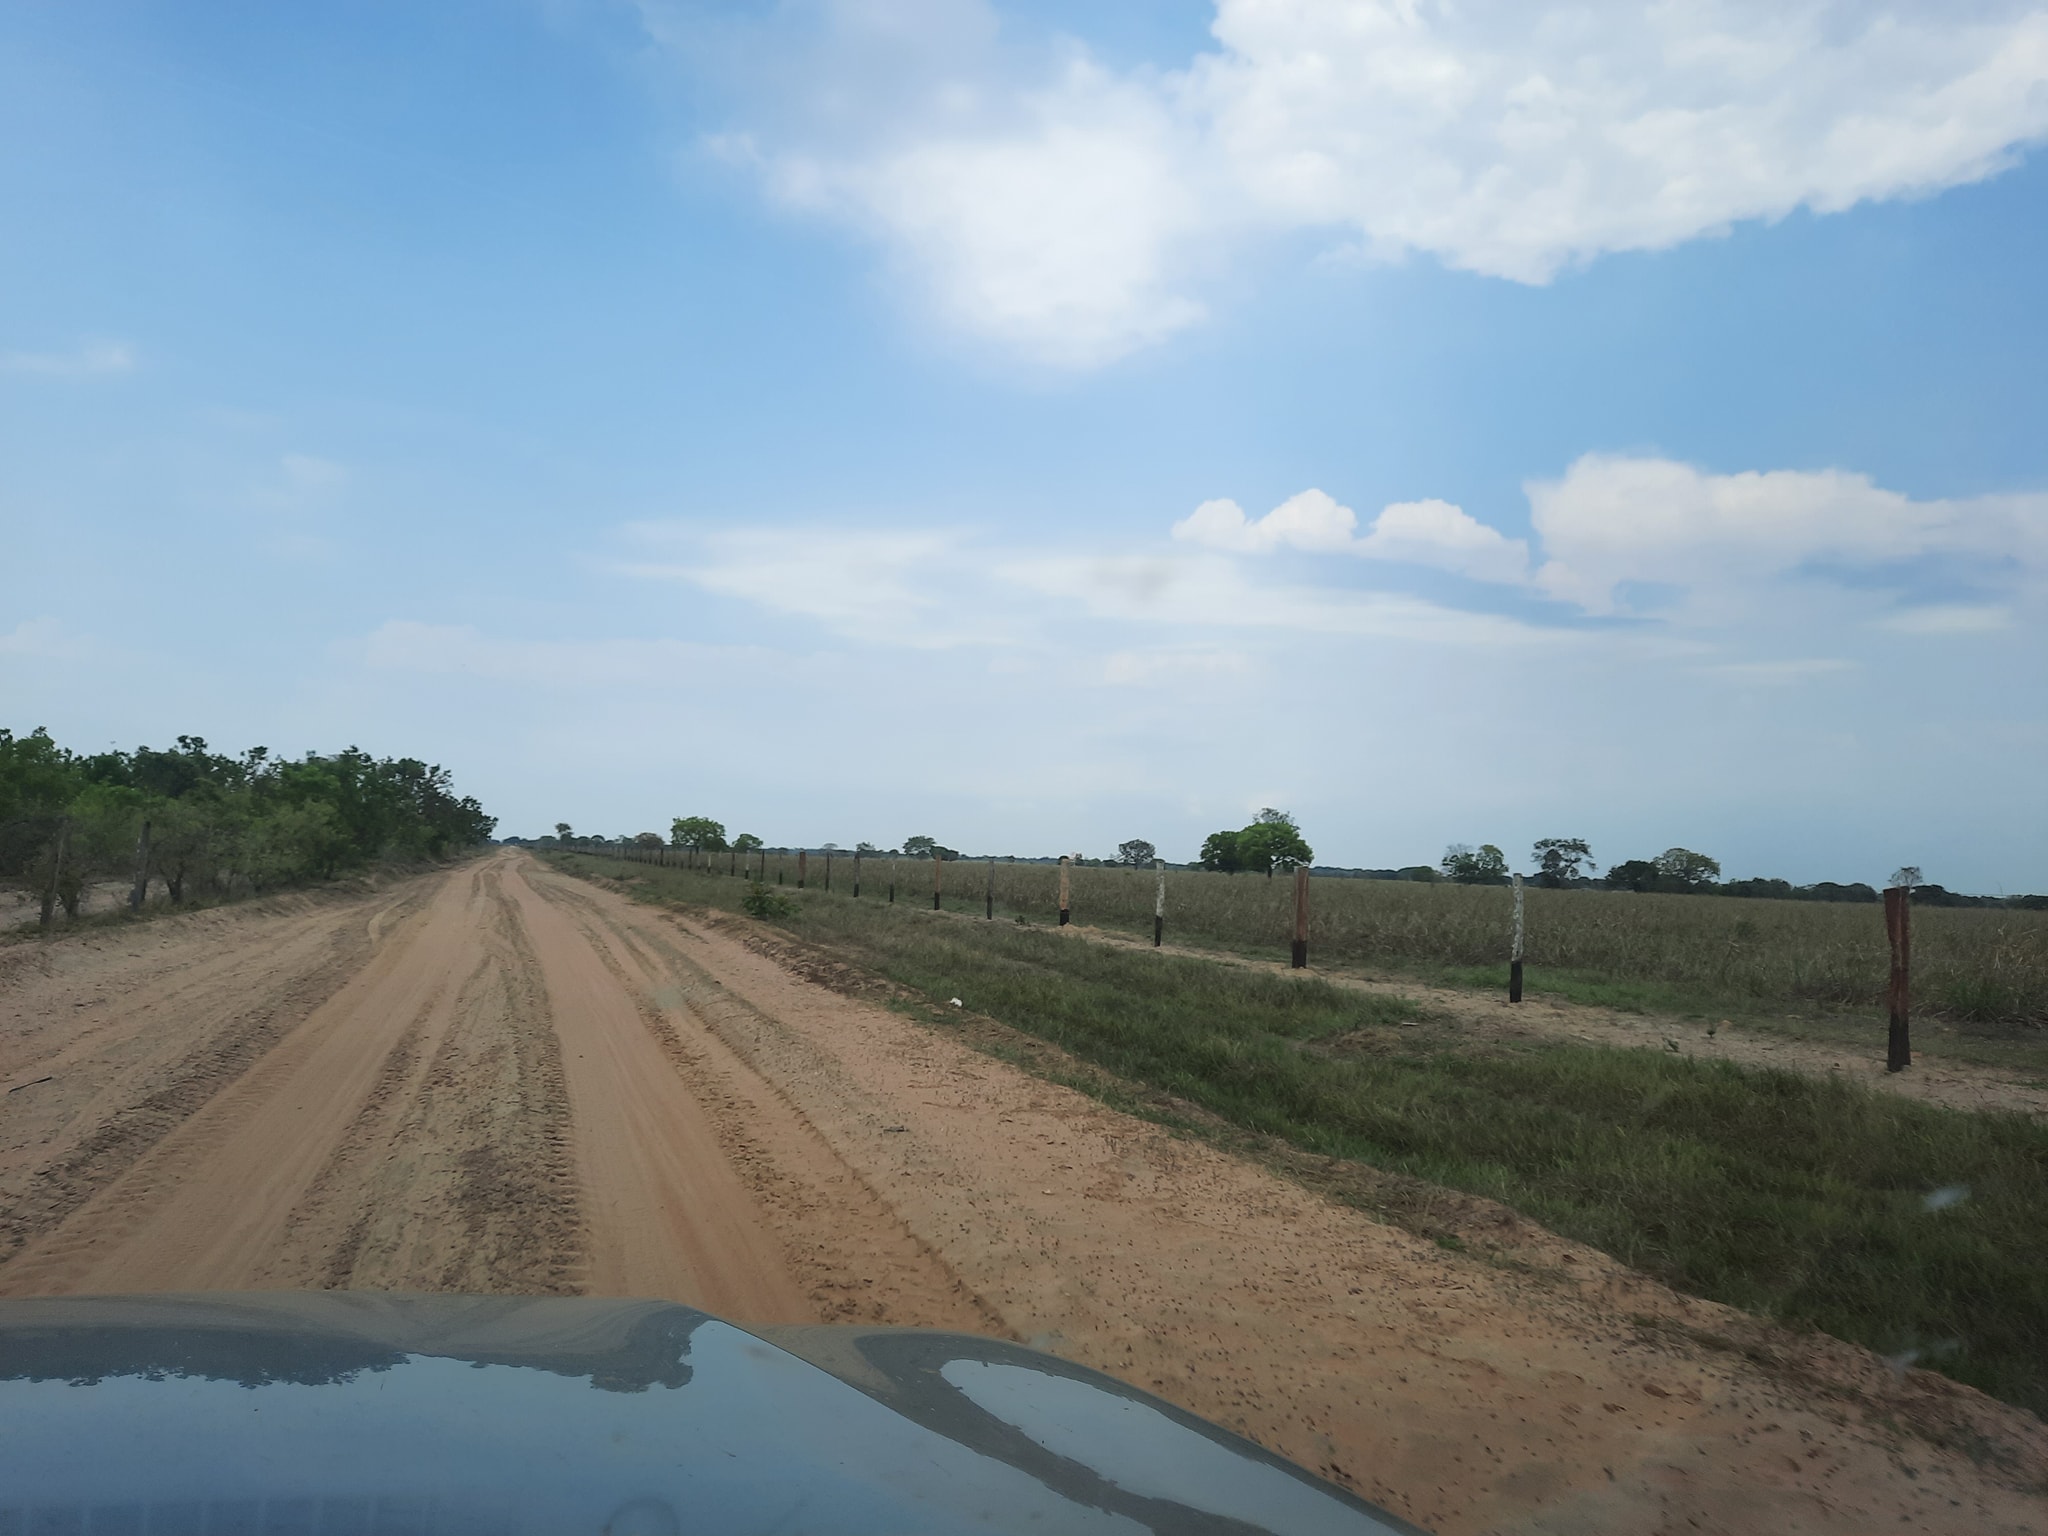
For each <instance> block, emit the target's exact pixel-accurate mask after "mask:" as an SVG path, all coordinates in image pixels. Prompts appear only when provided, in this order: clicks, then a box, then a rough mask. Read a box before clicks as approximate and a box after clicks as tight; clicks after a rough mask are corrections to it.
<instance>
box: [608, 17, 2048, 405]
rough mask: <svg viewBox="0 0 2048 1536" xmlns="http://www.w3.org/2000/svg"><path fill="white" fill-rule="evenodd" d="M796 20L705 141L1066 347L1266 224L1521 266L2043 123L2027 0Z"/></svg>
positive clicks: (922, 283)
mask: <svg viewBox="0 0 2048 1536" xmlns="http://www.w3.org/2000/svg"><path fill="white" fill-rule="evenodd" d="M647 14H649V15H650V16H652V17H654V18H655V20H654V21H653V22H651V23H650V24H651V26H652V27H653V29H654V31H655V33H656V35H657V36H658V37H662V38H665V39H667V40H669V41H671V42H672V43H675V44H676V45H677V46H680V47H686V48H687V47H693V46H697V44H696V42H695V39H697V38H698V37H699V36H700V35H701V34H699V33H693V32H689V33H686V32H685V31H683V30H682V29H679V28H678V27H676V26H675V25H673V24H669V25H664V24H663V21H662V18H663V17H664V16H667V15H669V14H670V13H666V12H663V11H661V10H660V9H659V8H658V7H655V6H652V5H650V8H649V9H648V11H647ZM786 14H788V13H785V15H786ZM796 14H797V15H799V16H800V17H802V18H804V19H805V20H806V21H807V22H808V23H809V28H810V30H809V31H808V33H807V34H806V35H805V36H804V38H803V40H802V43H801V45H796V44H793V43H792V40H791V38H790V37H789V35H788V34H787V32H786V31H782V32H775V33H773V35H771V36H765V37H763V38H761V39H759V40H758V42H759V46H758V48H757V49H756V50H755V52H756V67H755V68H754V69H753V70H752V71H751V72H750V73H748V74H747V78H749V79H750V80H751V81H752V83H753V84H752V89H751V91H750V93H749V94H748V97H747V99H746V100H744V101H743V102H742V104H741V105H740V106H739V108H738V109H737V115H738V116H739V117H740V118H741V119H743V120H744V121H743V125H742V126H739V127H736V128H735V129H734V130H733V131H731V132H728V133H726V134H723V135H719V136H717V137H716V138H715V139H714V140H713V142H712V147H713V148H714V149H715V150H716V151H717V152H719V153H722V154H725V155H726V156H727V157H728V158H732V159H736V160H739V161H742V162H744V163H746V164H748V165H750V166H752V167H753V168H754V169H755V172H756V174H758V176H759V177H760V178H761V181H762V183H763V185H764V186H765V187H766V188H767V190H768V191H769V193H770V194H771V195H772V196H773V197H775V198H776V199H778V200H779V201H781V202H782V203H783V204H784V205H786V206H788V207H790V208H793V209H798V210H803V211H807V212H811V213H815V214H820V215H823V216H826V217H829V218H832V219H834V220H836V221H839V222H841V223H843V224H846V225H848V226H851V227H853V228H856V229H858V230H860V231H862V232H863V233H865V234H867V235H869V236H870V237H872V238H873V239H875V240H876V241H878V242H879V243H880V244H881V245H882V246H883V247H884V248H885V249H886V250H887V251H888V252H889V253H890V254H891V256H892V257H893V258H894V260H895V261H896V262H897V263H898V264H899V266H900V267H901V268H902V269H903V270H904V271H905V272H906V273H907V274H908V275H909V277H910V280H911V282H912V284H913V285H914V287H915V288H916V289H917V290H918V291H919V292H920V293H922V294H923V295H925V296H926V297H927V298H928V300H929V302H930V303H931V304H932V305H933V306H934V307H935V308H936V309H937V310H938V312H939V313H941V314H942V315H943V316H945V317H946V318H947V319H948V320H950V321H951V322H952V323H953V324H955V325H957V326H959V327H960V328H962V329H963V330H965V331H967V332H969V333H971V334H975V335H978V336H981V337H984V338H987V339H990V340H993V341H995V342H997V343H999V344H1002V345H1005V346H1008V347H1011V348H1013V349H1015V350H1017V351H1019V352H1021V353H1023V354H1025V355H1027V356H1030V357H1034V358H1036V359H1038V360H1040V361H1043V362H1047V363H1051V364H1055V365H1065V366H1081V367H1085V366H1093V365H1097V364H1100V363H1103V362H1106V361H1109V360H1112V359H1114V358H1116V357H1119V356H1122V355H1124V354H1125V353H1128V352H1130V351H1132V350H1135V349H1137V348H1140V347H1143V346H1145V345H1147V344H1149V343H1152V342H1155V341H1158V340H1160V339H1161V338H1163V337H1165V336H1169V335H1171V334H1172V333H1174V332H1175V331H1177V330H1180V329H1182V328H1184V327H1186V326H1187V325H1190V324H1192V323H1194V322H1195V321H1197V320H1198V319H1200V318H1201V316H1202V313H1203V307H1202V304H1201V301H1200V298H1199V296H1198V295H1199V289H1200V285H1201V278H1202V275H1203V273H1204V271H1205V270H1206V268H1207V266H1208V264H1209V263H1211V262H1212V261H1213V260H1214V259H1215V258H1216V255H1217V252H1218V251H1219V250H1221V249H1224V248H1226V247H1229V246H1231V245H1234V244H1236V243H1239V242H1241V241H1243V240H1245V239H1247V238H1251V237H1256V236H1259V235H1261V234H1271V233H1287V232H1295V231H1310V232H1322V233H1324V234H1326V235H1328V236H1329V237H1330V238H1331V239H1332V240H1333V241H1334V242H1335V243H1337V244H1338V245H1341V246H1348V247H1351V248H1354V249H1356V250H1358V251H1360V252H1363V253H1366V254H1368V255H1371V256H1374V257H1380V258H1398V257H1400V256H1403V255H1405V254H1408V253H1422V254H1425V255H1429V256H1433V257H1435V258H1437V259H1439V260H1441V261H1442V262H1444V263H1445V264H1446V265H1449V266H1452V267H1455V268H1460V269H1464V270H1468V271H1472V272H1477V273H1482V274H1487V275H1491V276H1495V277H1502V278H1507V279H1511V280H1514V281H1518V282H1529V283H1541V282H1545V281H1548V280H1549V279H1550V278H1551V277H1552V276H1553V275H1554V274H1555V273H1556V272H1557V271H1558V270H1559V269H1560V268H1561V267H1564V266H1566V265H1569V264H1571V263H1574V262H1580V261H1585V260H1588V259H1591V258H1593V257H1596V256H1598V255H1600V254H1602V253H1604V252H1611V251H1630V250H1658V249H1663V248H1666V247H1669V246H1672V245H1675V244H1678V243H1680V242H1682V241H1685V240H1690V239H1693V238H1696V237H1698V236H1700V235H1703V234H1710V233H1714V232H1716V231H1720V230H1723V229H1726V228H1727V227H1728V226H1730V225H1731V224H1733V223H1736V222H1738V221H1741V220H1746V219H1773V218H1778V217H1781V216H1783V215H1785V214H1787V213H1789V212H1791V211H1792V210H1794V209H1797V208H1802V207H1804V208H1810V209H1813V210H1815V211H1817V212H1822V213H1826V212H1833V211H1837V210H1840V209H1843V208H1847V207H1850V206H1852V205H1853V204H1856V203H1858V202H1862V201H1866V200H1872V199H1884V198H1893V197H1900V196H1906V195H1912V194H1916V193H1924V192H1928V191H1932V190H1936V189H1939V188H1943V187H1948V186H1954V185H1958V184H1961V183H1965V182H1970V181H1975V180H1979V179H1982V178H1984V177H1986V176H1989V175H1992V174H1994V173H1996V172H1997V171H1998V170H2000V169H2001V168H2003V167H2004V166H2006V165H2008V164H2010V163H2011V161H2012V158H2013V157H2014V155H2015V153H2016V151H2017V149H2018V148H2019V147H2020V146H2024V145H2026V144H2028V143H2030V142H2032V141H2034V140H2036V139H2038V138H2040V137H2041V136H2042V135H2043V134H2044V133H2048V11H2044V10H2043V8H2042V6H2041V5H2040V4H2039V3H2038V0H1975V3H1972V4H1970V5H1968V6H1967V7H1959V6H1957V5H1954V4H1952V3H1940V0H1870V3H1862V0H1855V3H1852V0H1790V3H1787V0H1714V3H1708V4H1699V5H1651V6H1645V5H1641V4H1637V3H1630V0H1590V3H1577V4H1570V5H1566V4H1558V3H1550V4H1545V3H1525V0H1469V3H1462V4H1450V3H1446V0H1217V5H1216V11H1215V18H1214V22H1213V25H1212V28H1211V31H1212V33H1213V35H1214V37H1215V40H1216V45H1215V47H1214V48H1213V49H1212V50H1210V51H1207V52H1204V53H1202V54H1200V55H1198V56H1197V57H1195V58H1194V59H1192V60H1189V61H1185V63H1184V65H1183V67H1180V68H1159V69H1140V70H1133V71H1129V72H1122V73H1119V72H1117V71H1114V70H1110V69H1108V68H1105V67H1103V66H1102V65H1101V64H1099V63H1098V62H1096V61H1095V60H1094V59H1093V58H1092V57H1091V56H1090V55H1089V54H1088V53H1087V52H1086V50H1085V49H1084V48H1082V47H1080V46H1079V45H1078V44H1069V45H1066V46H1064V47H1062V48H1054V49H1049V50H1046V49H1041V50H1037V51H1035V52H1034V51H1032V50H1029V49H1027V48H1024V47H1022V46H1018V47H1007V48H1006V47H1005V46H1004V45H1003V44H1002V41H1001V36H1000V32H1001V29H1000V27H999V24H998V18H997V15H996V13H995V11H994V10H993V8H992V7H991V6H989V5H988V4H986V3H984V0H897V3H892V4H886V5H877V4H865V3H854V0H836V3H834V0H825V3H822V4H819V5H815V6H808V7H802V8H798V10H797V11H796ZM763 60H772V61H773V62H762V61H763ZM884 61H886V62H884Z"/></svg>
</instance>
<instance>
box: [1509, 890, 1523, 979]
mask: <svg viewBox="0 0 2048 1536" xmlns="http://www.w3.org/2000/svg"><path fill="white" fill-rule="evenodd" d="M1521 1000H1522V877H1521V876H1520V875H1517V876H1515V942H1514V947H1513V948H1511V949H1510V950H1509V951H1508V1001H1509V1002H1511V1003H1519V1002H1520V1001H1521Z"/></svg>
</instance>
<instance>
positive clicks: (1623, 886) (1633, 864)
mask: <svg viewBox="0 0 2048 1536" xmlns="http://www.w3.org/2000/svg"><path fill="white" fill-rule="evenodd" d="M1607 883H1608V884H1609V885H1611V886H1612V887H1614V889H1615V890H1617V891H1654V890H1655V889H1657V866H1656V865H1655V864H1654V863H1653V862H1651V861H1650V860H1649V859H1624V860H1623V861H1622V862H1621V863H1619V864H1617V865H1615V866H1614V867H1613V868H1612V869H1610V870H1608V871H1607Z"/></svg>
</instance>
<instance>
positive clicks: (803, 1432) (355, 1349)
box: [0, 1292, 1416, 1536]
mask: <svg viewBox="0 0 2048 1536" xmlns="http://www.w3.org/2000/svg"><path fill="white" fill-rule="evenodd" d="M45 1530H47V1531H52V1532H55V1531H77V1532H81V1533H83V1532H88V1531H90V1532H95V1533H97V1532H102V1531H107V1532H113V1531H121V1532H135V1533H137V1536H142V1533H151V1536H158V1533H168V1532H179V1533H183V1532H191V1533H194V1536H198V1533H202V1532H204V1533H211V1532H226V1531H235V1532H245V1531H246V1532H250V1533H258V1532H264V1533H268V1532H279V1533H283V1532H294V1533H300V1532H303V1533H307V1536H313V1533H323V1536H324V1533H329V1532H333V1533H341V1532H348V1533H351V1536H358V1533H359V1536H372V1533H378V1536H381V1533H386V1532H389V1533H399V1532H405V1533H415V1532H416V1533H420V1536H428V1533H442V1532H462V1533H477V1536H482V1533H486V1532H489V1533H508V1536H509V1533H514V1532H536V1533H538V1532H592V1533H596V1532H611V1533H614V1536H664V1533H670V1532H674V1533H686V1532H687V1533H736V1532H768V1531H775V1532H791V1533H795V1532H811V1533H820V1536H824V1533H830V1536H852V1533H868V1532H873V1533H877V1536H880V1533H883V1532H889V1533H912V1532H934V1533H936V1532H949V1533H950V1532H961V1531H985V1532H1037V1533H1051V1532H1077V1533H1095V1532H1099V1533H1102V1536H1137V1533H1140V1532H1147V1531H1151V1532H1159V1533H1162V1536H1164V1533H1188V1536H1246V1533H1251V1532H1275V1533H1282V1536H1297V1533H1298V1536H1340V1533H1342V1536H1353V1533H1360V1536H1362V1533H1391V1532H1406V1533H1413V1532H1415V1530H1416V1528H1415V1527H1414V1526H1411V1525H1408V1524H1406V1523H1404V1522H1402V1521H1400V1520H1398V1519H1396V1518H1395V1517H1393V1516H1392V1515H1389V1514H1387V1513H1385V1512H1384V1511H1381V1510H1378V1509H1375V1508H1373V1507H1372V1506H1370V1505H1368V1504H1365V1503H1364V1502H1362V1501H1360V1500H1358V1499H1356V1498H1354V1497H1352V1496H1351V1495H1350V1494H1348V1493H1346V1492H1344V1491H1343V1490H1342V1489H1339V1488H1336V1487H1334V1486H1333V1485H1331V1484H1329V1483H1327V1482H1324V1481H1322V1480H1321V1479H1319V1478H1316V1477H1314V1476H1312V1475H1311V1474H1309V1473H1308V1472H1305V1471H1303V1470H1302V1469H1301V1468H1299V1467H1296V1466H1294V1465H1293V1464H1292V1463H1290V1462H1287V1461H1284V1460H1282V1459H1280V1458H1279V1457H1277V1456H1274V1455H1272V1454H1271V1453H1269V1452H1267V1451H1264V1450H1261V1449H1260V1448H1259V1447H1258V1446H1255V1445H1253V1444H1252V1443H1251V1442H1250V1441H1247V1440H1244V1439H1242V1438H1240V1437H1238V1436H1236V1435H1232V1434H1230V1433H1228V1432H1227V1431H1225V1430H1222V1429H1219V1428H1218V1427H1216V1426H1215V1425H1213V1424H1210V1423H1208V1422H1206V1421H1205V1420H1202V1419H1199V1418H1196V1417H1195V1416H1194V1415H1192V1414H1188V1413H1184V1412H1182V1411H1181V1410H1180V1409H1177V1408H1174V1407H1172V1406H1171V1405H1170V1404H1167V1403H1164V1402H1162V1401H1160V1400H1159V1399H1158V1398H1155V1397H1151V1396H1149V1395H1148V1394H1146V1393H1143V1392H1139V1391H1137V1390H1135V1389H1134V1388H1131V1387H1128V1386H1126V1385H1124V1384H1123V1383H1121V1382H1119V1381H1116V1380H1114V1379H1112V1378H1110V1377H1107V1376H1104V1375H1101V1374H1100V1373H1098V1372H1095V1371H1090V1370H1085V1369H1083V1368H1081V1367H1079V1366H1075V1365H1072V1364H1069V1363H1068V1362H1066V1361H1064V1360H1059V1359H1056V1358H1054V1357H1051V1356H1048V1355H1043V1354H1039V1353H1037V1352H1035V1351H1032V1350H1028V1349H1023V1348H1020V1347H1018V1346H1017V1345H1014V1344H1008V1343H1003V1342H1001V1341H998V1340H992V1339H982V1338H972V1337H968V1336H965V1335H961V1334H945V1333H930V1332H924V1331H921V1330H914V1329H861V1328H757V1329H752V1330H743V1329H740V1328H737V1327H734V1326H732V1325H731V1324H728V1323H724V1322H721V1321H720V1320H718V1319H717V1318H715V1317H711V1316H709V1315H708V1314H706V1313H703V1312H697V1311H693V1310H691V1309H690V1308H687V1307H679V1306H675V1305H672V1304H670V1303H666V1302H656V1301H609V1300H596V1299H590V1298H568V1297H540V1298H527V1297H475V1298H471V1297H451V1296H383V1295H369V1294H362V1293H344V1292H309V1293H289V1292H265V1293H252V1294H241V1295H197V1296H110V1297H50V1298H43V1299H33V1300H19V1301H0V1536H12V1533H15V1532H23V1533H25V1532H29V1531H45Z"/></svg>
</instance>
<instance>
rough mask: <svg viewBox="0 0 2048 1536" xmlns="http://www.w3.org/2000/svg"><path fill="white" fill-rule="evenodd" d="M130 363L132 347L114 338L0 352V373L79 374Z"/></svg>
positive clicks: (120, 368) (115, 369)
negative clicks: (41, 349) (67, 348)
mask: <svg viewBox="0 0 2048 1536" xmlns="http://www.w3.org/2000/svg"><path fill="white" fill-rule="evenodd" d="M134 366H135V353H134V350H133V349H132V348H130V347H128V346H126V345H125V344H123V343H121V342H114V341H95V342H87V343H86V344H84V345H83V346H79V347H74V348H73V349H72V350H71V351H69V352H0V373H40V374H51V375H55V376H58V377H61V378H82V377H85V376H87V375H90V374H96V373H126V372H128V371H129V370H130V369H131V368H133V367H134Z"/></svg>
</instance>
